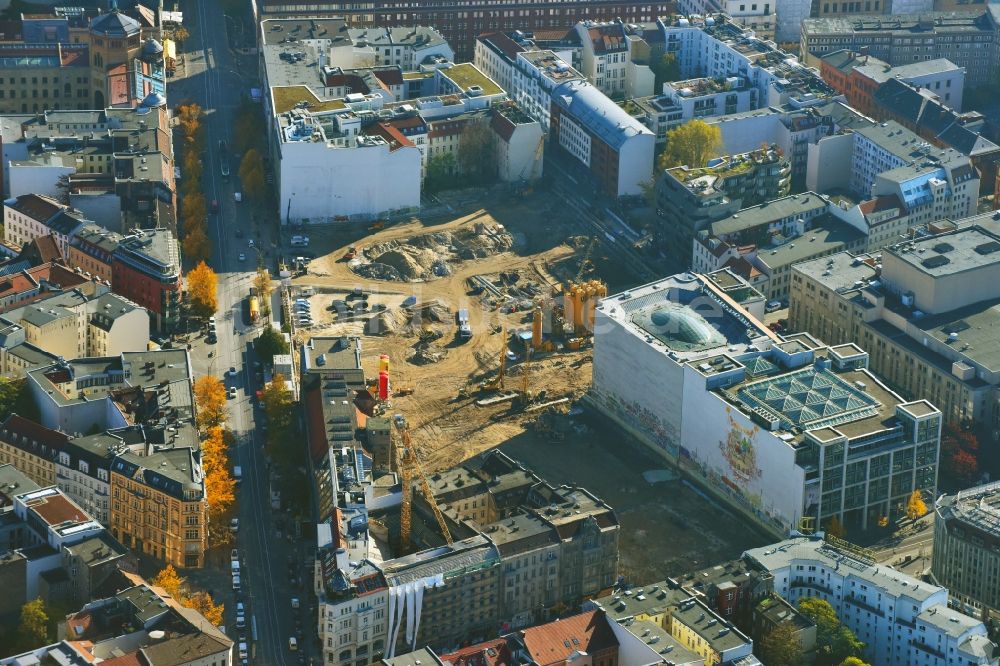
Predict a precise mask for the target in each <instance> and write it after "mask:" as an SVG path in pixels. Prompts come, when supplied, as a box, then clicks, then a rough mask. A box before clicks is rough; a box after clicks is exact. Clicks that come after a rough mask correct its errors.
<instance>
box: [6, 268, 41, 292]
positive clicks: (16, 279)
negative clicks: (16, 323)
mask: <svg viewBox="0 0 1000 666" xmlns="http://www.w3.org/2000/svg"><path fill="white" fill-rule="evenodd" d="M27 272H28V271H21V272H20V273H14V274H13V275H7V276H4V277H3V278H0V298H8V297H10V296H14V295H15V294H21V293H24V292H26V291H28V290H30V289H34V288H36V287H37V286H38V283H37V282H35V281H34V280H32V279H31V277H29V276H28V275H26V273H27Z"/></svg>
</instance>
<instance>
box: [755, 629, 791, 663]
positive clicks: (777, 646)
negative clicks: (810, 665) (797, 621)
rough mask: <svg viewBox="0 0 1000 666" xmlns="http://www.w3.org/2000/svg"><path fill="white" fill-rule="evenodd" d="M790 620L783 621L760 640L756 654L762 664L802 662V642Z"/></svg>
mask: <svg viewBox="0 0 1000 666" xmlns="http://www.w3.org/2000/svg"><path fill="white" fill-rule="evenodd" d="M797 634H798V632H797V631H796V630H795V625H794V624H792V623H791V622H783V623H782V624H779V625H778V626H777V627H775V628H774V629H772V630H771V632H770V633H769V634H767V635H766V636H764V638H763V639H761V641H760V645H759V648H758V649H759V652H758V650H754V652H756V653H757V656H758V657H759V658H760V660H761V661H762V662H764V666H797V665H798V664H801V663H802V656H803V652H802V643H801V642H800V641H799V637H798V635H797Z"/></svg>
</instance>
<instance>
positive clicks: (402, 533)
mask: <svg viewBox="0 0 1000 666" xmlns="http://www.w3.org/2000/svg"><path fill="white" fill-rule="evenodd" d="M399 440H402V441H401V442H400V441H399ZM392 444H393V448H394V449H395V462H396V471H397V472H398V473H399V477H400V481H401V482H402V486H403V501H402V504H401V506H400V510H399V552H400V553H409V552H410V548H411V545H412V544H411V542H410V528H411V525H412V520H413V492H414V490H413V474H414V472H416V474H417V476H418V478H419V481H420V490H421V492H422V493H423V495H424V499H425V500H427V504H428V505H430V507H431V511H433V512H434V518H435V519H436V520H437V524H438V527H439V528H440V529H441V535H442V536H443V537H444V540H445V541H446V542H448V544H449V545H450V544H452V543H454V539H452V536H451V530H449V529H448V522H447V521H446V520H445V517H444V513H442V511H441V507H439V506H438V504H437V501H436V500H435V499H434V493H433V492H432V491H431V484H430V482H429V481H428V480H427V475H426V474H424V470H423V467H422V466H421V465H420V459H419V458H418V457H417V451H416V449H415V448H414V446H413V442H412V441H411V440H410V429H409V428H408V427H406V426H404V427H402V428H400V429H399V436H398V438H397V437H393V438H392Z"/></svg>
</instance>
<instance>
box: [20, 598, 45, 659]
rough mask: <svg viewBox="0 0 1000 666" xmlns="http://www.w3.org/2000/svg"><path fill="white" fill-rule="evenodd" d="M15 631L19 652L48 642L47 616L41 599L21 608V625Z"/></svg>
mask: <svg viewBox="0 0 1000 666" xmlns="http://www.w3.org/2000/svg"><path fill="white" fill-rule="evenodd" d="M17 631H18V634H20V640H21V646H20V649H21V651H27V650H32V649H34V648H37V647H41V646H43V645H45V644H46V643H48V642H49V614H48V612H47V611H46V610H45V602H44V601H42V598H41V597H39V598H37V599H34V600H33V601H29V602H28V603H26V604H24V605H23V606H21V623H20V624H19V625H18V629H17Z"/></svg>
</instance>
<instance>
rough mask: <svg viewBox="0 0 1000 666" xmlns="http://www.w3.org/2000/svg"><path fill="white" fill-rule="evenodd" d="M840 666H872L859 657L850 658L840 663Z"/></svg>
mask: <svg viewBox="0 0 1000 666" xmlns="http://www.w3.org/2000/svg"><path fill="white" fill-rule="evenodd" d="M839 666H871V664H869V663H868V662H867V661H863V660H862V659H860V658H858V657H848V658H847V659H845V660H844V661H842V662H840V665H839Z"/></svg>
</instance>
